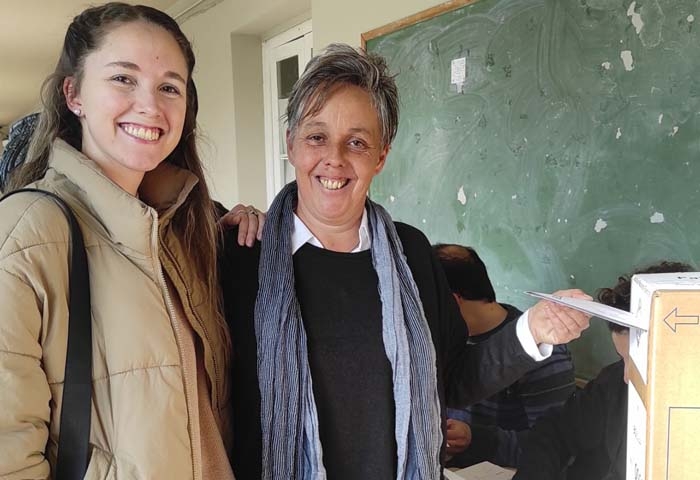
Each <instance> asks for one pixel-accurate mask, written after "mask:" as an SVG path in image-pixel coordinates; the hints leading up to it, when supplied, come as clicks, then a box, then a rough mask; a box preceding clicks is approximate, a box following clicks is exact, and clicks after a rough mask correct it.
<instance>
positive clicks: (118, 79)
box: [112, 75, 134, 85]
mask: <svg viewBox="0 0 700 480" xmlns="http://www.w3.org/2000/svg"><path fill="white" fill-rule="evenodd" d="M112 80H113V81H115V82H118V83H124V84H127V85H131V84H133V83H134V82H133V81H132V80H131V78H129V77H127V76H126V75H115V76H113V77H112Z"/></svg>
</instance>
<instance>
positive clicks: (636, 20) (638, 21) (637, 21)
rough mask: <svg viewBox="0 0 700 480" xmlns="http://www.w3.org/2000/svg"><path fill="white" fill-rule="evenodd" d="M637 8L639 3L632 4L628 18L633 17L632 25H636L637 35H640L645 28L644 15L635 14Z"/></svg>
mask: <svg viewBox="0 0 700 480" xmlns="http://www.w3.org/2000/svg"><path fill="white" fill-rule="evenodd" d="M636 7H637V2H632V3H630V6H629V8H628V9H627V16H628V17H632V25H634V30H635V31H636V32H637V35H639V33H640V32H641V31H642V29H643V28H644V21H643V20H642V15H641V14H640V13H637V12H635V9H636Z"/></svg>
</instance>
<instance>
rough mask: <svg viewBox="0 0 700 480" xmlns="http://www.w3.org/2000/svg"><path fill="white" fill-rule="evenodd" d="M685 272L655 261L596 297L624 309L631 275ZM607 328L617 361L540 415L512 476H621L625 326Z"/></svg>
mask: <svg viewBox="0 0 700 480" xmlns="http://www.w3.org/2000/svg"><path fill="white" fill-rule="evenodd" d="M690 271H693V268H692V267H691V266H689V265H686V264H684V263H678V262H660V263H657V264H654V265H652V266H650V267H648V268H644V269H641V270H637V271H635V272H634V273H633V274H631V275H625V276H622V277H619V279H618V282H617V284H616V285H614V286H613V287H611V288H603V289H601V290H599V291H598V292H597V297H598V301H599V302H601V303H604V304H606V305H609V306H611V307H615V308H619V309H620V310H626V311H629V310H630V293H631V292H630V290H631V288H630V281H631V278H632V275H635V274H640V273H673V272H690ZM608 327H609V328H610V332H611V335H612V341H613V344H614V345H615V349H616V350H617V353H618V354H619V355H620V357H621V360H619V361H618V362H615V363H613V364H612V365H609V366H607V367H605V368H603V369H602V370H601V372H600V374H598V376H597V377H596V378H594V379H593V380H591V381H590V382H588V384H587V385H586V387H585V388H584V389H583V390H582V391H580V392H576V394H574V395H573V396H572V397H571V398H570V399H569V400H568V401H567V402H566V404H565V405H564V406H563V407H561V408H557V409H554V410H552V411H550V413H548V414H546V415H543V416H542V417H540V418H539V420H538V421H537V422H536V423H535V426H534V427H533V428H532V430H530V434H529V435H528V437H527V440H526V441H525V442H524V444H523V452H522V455H521V457H520V462H519V464H518V471H517V473H516V475H515V476H514V477H513V480H624V479H625V473H626V472H625V471H626V458H627V457H626V454H627V388H628V387H627V383H628V381H629V376H628V369H629V368H630V366H631V363H630V362H631V360H630V359H629V329H628V328H627V327H623V326H620V325H617V324H614V323H610V322H609V323H608Z"/></svg>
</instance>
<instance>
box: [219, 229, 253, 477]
mask: <svg viewBox="0 0 700 480" xmlns="http://www.w3.org/2000/svg"><path fill="white" fill-rule="evenodd" d="M222 244H223V245H222V248H221V249H220V255H219V282H220V284H221V294H222V303H223V308H224V316H225V318H226V323H227V324H228V327H229V331H230V332H231V344H232V348H233V352H232V355H231V362H232V363H231V369H230V372H231V373H230V375H231V376H230V378H231V415H232V425H233V449H232V455H231V466H232V468H233V471H234V474H235V475H236V478H237V479H239V480H248V479H259V478H260V476H261V468H262V464H261V458H262V440H261V438H262V434H261V427H260V390H259V388H258V376H257V342H256V339H255V319H254V313H255V298H256V296H257V288H258V262H259V259H260V242H256V243H255V245H254V246H253V247H252V248H248V247H245V246H243V247H241V246H240V245H238V227H234V228H232V229H229V230H226V231H225V232H224V233H223V237H222Z"/></svg>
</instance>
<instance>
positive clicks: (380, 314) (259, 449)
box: [221, 45, 588, 480]
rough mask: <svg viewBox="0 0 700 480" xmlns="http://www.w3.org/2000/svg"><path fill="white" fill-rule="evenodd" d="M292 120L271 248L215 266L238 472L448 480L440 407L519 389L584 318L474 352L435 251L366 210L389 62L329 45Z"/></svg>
mask: <svg viewBox="0 0 700 480" xmlns="http://www.w3.org/2000/svg"><path fill="white" fill-rule="evenodd" d="M287 115H288V120H289V130H288V132H287V146H288V152H289V158H290V162H291V163H292V164H293V165H294V167H295V171H296V182H293V183H291V184H289V185H287V186H286V187H285V188H284V189H283V190H282V191H281V192H280V193H279V195H278V196H277V198H276V199H275V201H274V202H273V204H272V207H271V208H270V211H269V212H268V219H267V223H266V224H265V228H264V232H263V239H262V243H261V245H259V246H258V247H257V248H253V249H249V250H245V249H242V248H240V247H238V246H237V243H236V241H235V231H234V232H232V233H231V234H230V235H229V237H228V238H227V239H226V247H225V250H224V254H223V256H222V259H221V274H222V282H223V294H224V304H225V312H226V316H227V321H228V323H229V325H230V327H231V333H232V338H233V347H234V359H233V382H234V386H233V390H234V393H233V402H234V403H233V407H234V408H233V410H234V422H233V424H234V437H235V439H234V442H235V445H234V449H233V451H234V457H233V467H234V472H235V474H236V476H237V478H238V479H239V480H240V479H244V480H245V479H253V478H256V479H257V478H264V479H273V478H274V479H317V478H332V479H334V480H335V479H367V478H372V479H396V478H399V479H404V478H414V479H437V478H440V475H441V466H440V453H441V448H442V445H443V434H442V431H441V419H443V418H444V415H443V410H444V404H445V401H446V400H447V401H449V402H453V401H454V402H455V403H459V404H468V403H469V402H471V401H474V400H478V399H481V398H483V397H485V396H487V395H489V394H491V393H494V392H496V391H498V390H499V389H500V388H502V387H503V386H505V385H509V384H510V383H512V382H513V381H514V380H515V379H516V378H518V377H519V376H520V375H522V374H523V373H524V372H526V371H527V370H528V369H530V368H532V367H533V366H534V365H535V361H536V360H537V359H540V358H543V355H542V353H541V352H540V348H538V344H543V343H544V342H548V343H550V344H551V343H562V342H566V341H568V340H570V339H572V338H575V337H577V336H578V335H579V334H580V332H581V330H583V329H584V328H585V327H586V326H587V325H588V319H587V318H586V317H585V316H584V315H582V314H579V313H576V312H573V311H570V310H565V309H562V308H559V307H557V306H554V305H547V304H544V303H542V304H538V305H537V306H535V307H534V308H533V309H531V311H530V312H529V313H526V314H525V315H524V316H523V318H521V319H520V320H519V321H518V322H517V327H516V324H515V323H514V324H513V326H512V328H506V329H504V330H503V331H502V332H501V333H500V334H499V335H495V336H494V337H492V340H491V341H489V342H486V343H485V344H480V345H479V346H474V347H467V345H466V340H467V331H466V328H465V325H464V322H463V321H462V320H461V317H460V314H459V311H458V310H457V307H456V305H455V303H454V301H453V299H452V296H451V294H450V290H449V287H448V285H447V282H446V280H445V277H444V274H443V272H442V270H441V269H440V267H439V264H438V263H437V262H436V260H435V259H434V257H433V255H432V252H431V247H430V244H429V242H428V240H427V239H426V238H425V236H424V235H423V234H422V233H421V232H420V231H418V230H416V229H415V228H413V227H411V226H408V225H405V224H401V223H394V222H393V221H392V220H391V218H390V217H389V215H388V214H387V212H386V211H385V210H384V209H383V208H382V207H380V206H379V205H377V204H375V203H373V202H372V201H370V200H369V199H368V198H367V192H368V189H369V186H370V183H371V181H372V179H373V178H374V176H375V175H377V174H378V173H379V172H380V171H381V170H382V168H383V166H384V163H385V161H386V157H387V154H388V153H389V148H390V145H391V142H392V140H393V138H394V136H395V134H396V129H397V124H398V96H397V90H396V85H395V83H394V80H393V78H392V77H391V76H389V75H388V72H387V68H386V65H385V63H384V61H383V60H382V59H381V58H379V57H376V56H373V55H368V54H366V53H364V52H362V51H356V50H355V49H353V48H351V47H348V46H344V45H331V46H330V47H328V49H326V51H325V52H324V53H323V54H321V55H320V56H318V57H316V58H314V59H313V60H312V61H311V63H310V64H309V66H308V67H307V69H306V71H305V72H304V74H303V75H302V77H301V78H300V79H299V81H298V82H297V84H296V85H295V87H294V90H293V92H292V95H291V97H290V102H289V106H288V109H287ZM251 277H253V278H252V279H251ZM256 278H257V279H258V281H255V279H256ZM564 294H567V293H564ZM568 294H570V295H582V296H583V295H584V294H583V293H582V292H578V291H576V292H568ZM540 347H541V349H542V350H544V351H545V352H544V354H545V355H547V352H546V350H547V348H548V346H540ZM526 348H529V350H530V353H528V352H526ZM549 348H550V349H551V346H550V347H549Z"/></svg>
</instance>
